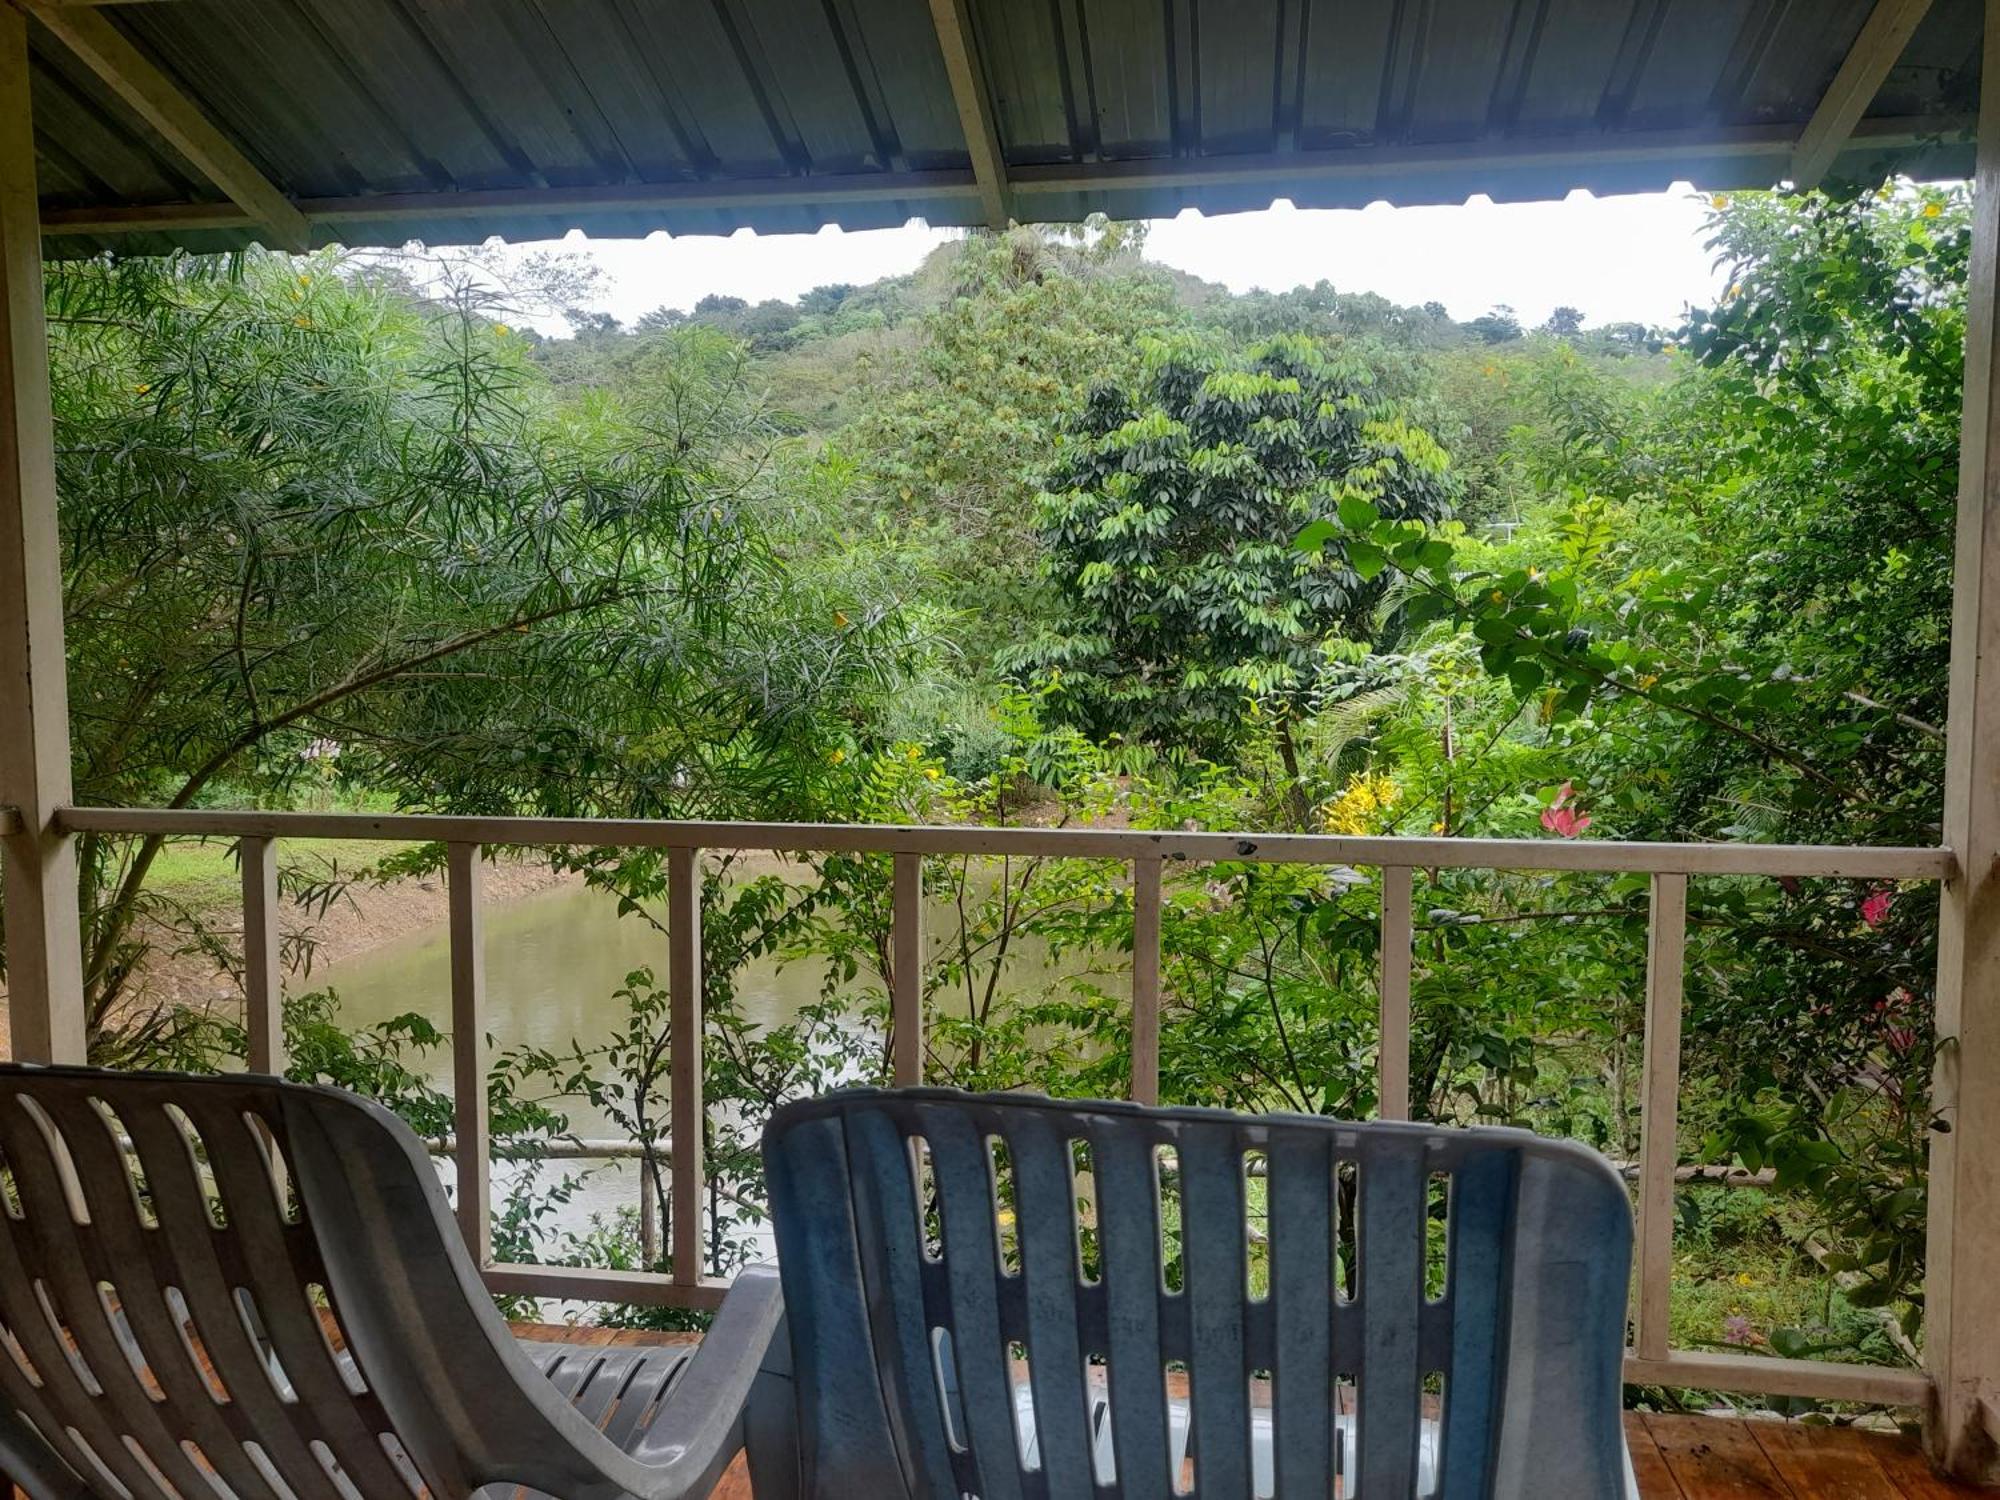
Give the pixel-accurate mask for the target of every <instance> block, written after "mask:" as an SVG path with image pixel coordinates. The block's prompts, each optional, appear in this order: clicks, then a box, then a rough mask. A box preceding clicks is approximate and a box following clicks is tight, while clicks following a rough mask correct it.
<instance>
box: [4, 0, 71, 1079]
mask: <svg viewBox="0 0 2000 1500" xmlns="http://www.w3.org/2000/svg"><path fill="white" fill-rule="evenodd" d="M28 74H29V67H28V31H27V22H26V20H25V19H24V18H23V17H22V16H21V15H20V14H19V13H18V12H16V11H14V10H11V9H7V10H4V11H0V802H5V803H7V804H9V805H10V806H12V807H13V808H14V809H15V810H16V815H17V816H16V818H15V820H14V821H13V824H12V826H10V827H8V828H7V829H6V830H5V831H4V833H0V872H4V873H0V885H4V895H0V904H4V906H5V909H6V922H7V986H8V996H9V1000H8V1004H9V1006H10V1021H11V1026H12V1032H13V1055H14V1058H15V1060H16V1061H19V1062H62V1063H80V1062H82V1061H84V1056H85V1039H84V1033H85V1020H84V1009H83V960H82V955H81V952H80V951H79V932H80V930H81V929H80V924H79V920H78V914H77V896H76V852H75V848H74V846H73V844H72V843H71V841H70V840H69V839H68V838H67V837H65V836H64V835H63V833H62V832H61V830H60V827H59V825H58V824H57V822H56V815H57V811H58V809H60V808H61V807H62V806H63V805H64V804H65V803H67V802H68V801H69V800H70V765H69V691H68V685H67V682H66V681H65V675H64V674H65V666H64V660H63V617H62V608H63V606H62V569H61V564H60V551H61V544H60V542H59V540H58V538H57V532H56V471H55V434H54V428H53V424H52V422H51V420H50V416H49V348H48V338H47V331H46V328H45V326H44V324H43V302H42V239H41V226H40V224H39V222H38V220H37V217H36V208H35V203H36V194H35V133H34V123H33V120H32V119H31V117H30V114H29V102H28Z"/></svg>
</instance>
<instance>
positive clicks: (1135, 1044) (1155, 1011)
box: [1132, 854, 1162, 1104]
mask: <svg viewBox="0 0 2000 1500" xmlns="http://www.w3.org/2000/svg"><path fill="white" fill-rule="evenodd" d="M1161 863H1162V862H1161V860H1160V857H1159V856H1158V855H1157V854H1142V855H1140V856H1139V857H1138V858H1137V859H1135V860H1133V861H1132V1098H1133V1101H1134V1102H1135V1103H1138V1104H1158V1103H1159V1102H1160V874H1161Z"/></svg>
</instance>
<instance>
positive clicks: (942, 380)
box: [841, 225, 1179, 659]
mask: <svg viewBox="0 0 2000 1500" xmlns="http://www.w3.org/2000/svg"><path fill="white" fill-rule="evenodd" d="M1122 230H1123V226H1119V225H1110V226H1106V227H1104V228H1102V229H1101V230H1100V231H1099V232H1098V233H1097V234H1096V237H1095V238H1091V239H1087V240H1084V241H1083V242H1081V243H1079V242H1078V241H1077V239H1076V237H1075V236H1073V235H1058V234H1056V233H1054V232H1052V231H1044V230H1041V229H1029V228H1022V229H1014V230H1010V231H1009V232H1007V233H1006V234H1003V235H983V234H982V235H974V236H973V237H971V238H969V239H967V240H966V241H964V242H963V243H962V244H959V245H955V246H948V247H946V249H945V250H944V251H942V252H940V253H939V256H938V261H937V265H936V267H935V271H936V273H939V274H940V275H941V276H942V277H943V281H944V284H943V285H942V286H941V287H940V289H939V290H940V293H941V296H940V300H939V302H938V304H937V305H935V306H934V307H933V308H932V310H931V311H930V312H928V313H927V314H926V315H925V316H924V318H923V319H922V323H921V335H922V342H921V345H920V346H919V348H918V349H917V351H916V353H915V357H914V358H912V357H910V356H909V355H908V354H903V355H902V356H901V357H900V358H899V359H898V361H897V370H896V374H895V375H894V377H893V378H892V380H891V381H890V382H888V383H886V388H885V389H884V390H883V391H882V392H881V393H880V395H879V396H878V397H877V399H876V400H875V401H874V402H873V403H872V404H871V407H870V409H869V410H868V411H867V412H866V413H865V414H864V415H863V417H862V418H861V420H860V421H859V422H857V423H856V424H855V425H854V427H853V428H852V429H851V430H850V431H848V432H846V433H844V434H842V438H841V441H842V445H843V446H844V447H846V448H847V449H848V451H850V452H852V453H853V454H854V455H855V457H856V458H857V460H858V461H859V463H860V465H861V468H862V472H863V475H864V476H865V477H866V478H867V479H868V481H869V482H870V484H871V486H872V488H873V490H874V492H875V496H876V500H877V506H878V510H877V514H878V515H879V516H880V517H881V519H882V524H885V525H887V526H888V527H890V528H891V529H893V531H894V532H895V533H896V534H897V535H898V536H900V537H902V538H904V539H906V540H907V541H908V542H910V543H911V544H913V546H915V547H918V548H920V549H921V550H922V552H923V553H924V554H925V556H926V557H927V559H928V560H929V561H930V563H931V566H932V567H933V568H934V570H935V573H936V575H937V579H938V588H937V591H936V592H937V595H938V596H939V598H940V602H942V603H944V604H946V605H947V606H949V607H950V608H952V609H955V610H957V611H960V612H961V613H962V617H963V621H964V628H963V632H962V634H963V638H964V640H965V647H966V650H967V652H968V654H969V655H971V656H972V657H974V658H975V659H980V658H985V657H990V655H991V654H992V652H993V650H994V649H996V648H997V647H998V646H999V645H1000V644H1002V643H1003V642H1005V641H1006V640H1008V639H1011V638H1013V637H1014V636H1016V635H1017V634H1018V621H1019V619H1020V618H1021V616H1022V615H1023V614H1024V613H1025V612H1026V611H1027V610H1028V609H1029V608H1030V607H1031V606H1030V603H1029V600H1030V597H1031V595H1032V591H1033V587H1034V582H1035V568H1036V564H1037V556H1036V549H1035V541H1034V519H1035V516H1034V483H1033V475H1034V473H1035V471H1036V470H1037V468H1038V467H1039V466H1040V465H1041V464H1043V463H1044V462H1045V461H1046V458H1047V455H1048V452H1049V445H1050V443H1051V441H1052V440H1053V439H1054V436H1055V433H1056V430H1057V428H1058V426H1059V425H1060V422H1061V419H1062V417H1063V415H1064V414H1065V413H1067V412H1069V411H1071V410H1073V409H1075V407H1076V406H1077V404H1078V403H1079V402H1081V401H1082V399H1083V397H1084V394H1085V393H1086V392H1087V391H1088V390H1089V388H1090V386H1091V384H1092V383H1093V382H1095V381H1100V380H1105V379H1112V380H1120V379H1126V378H1129V377H1130V376H1131V375H1133V374H1135V373H1136V372H1137V369H1138V360H1139V354H1138V351H1139V347H1140V345H1141V343H1142V341H1143V340H1144V339H1146V338H1147V337H1149V336H1152V335H1156V334H1161V333H1165V332H1167V331H1169V330H1170V329H1172V328H1173V327H1175V326H1176V325H1177V324H1178V322H1179V313H1178V310H1177V309H1176V308H1175V306H1174V302H1173V290H1172V285H1171V283H1170V282H1169V281H1168V280H1167V279H1166V278H1165V277H1164V276H1163V275H1161V274H1159V273H1157V272H1154V271H1151V270H1149V269H1144V268H1142V267H1141V266H1140V264H1139V262H1138V259H1137V256H1136V255H1135V254H1134V252H1133V251H1132V250H1131V249H1130V248H1129V241H1128V238H1127V236H1126V235H1125V234H1124V233H1123V232H1122Z"/></svg>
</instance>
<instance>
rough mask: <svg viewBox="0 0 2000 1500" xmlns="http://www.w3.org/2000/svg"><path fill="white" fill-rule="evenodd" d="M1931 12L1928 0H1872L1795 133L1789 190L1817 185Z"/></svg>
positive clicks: (1803, 189) (1802, 190) (1806, 188)
mask: <svg viewBox="0 0 2000 1500" xmlns="http://www.w3.org/2000/svg"><path fill="white" fill-rule="evenodd" d="M1930 8H1931V0H1876V3H1875V8H1874V9H1873V10H1872V11H1870V12H1869V13H1868V19H1867V20H1865V21H1863V22H1862V23H1861V30H1860V32H1859V34H1858V35H1856V37H1855V38H1854V45H1853V46H1852V47H1850V48H1848V50H1847V56H1846V58H1845V59H1844V60H1843V61H1842V62H1841V64H1840V71H1839V72H1837V73H1835V74H1834V75H1833V82H1832V83H1831V84H1829V85H1827V90H1826V93H1825V94H1823V95H1822V96H1821V97H1820V101H1819V107H1818V108H1816V109H1815V110H1814V111H1813V116H1812V118H1811V119H1810V120H1808V121H1807V122H1806V128H1805V129H1804V130H1802V131H1801V132H1799V143H1798V145H1797V146H1796V147H1795V148H1793V151H1792V186H1793V187H1795V188H1796V189H1797V190H1798V191H1800V192H1802V193H1803V192H1806V191H1808V190H1810V189H1812V188H1816V187H1818V186H1819V185H1820V182H1821V180H1822V179H1823V178H1825V176H1826V173H1827V169H1828V168H1829V167H1831V166H1832V165H1833V162H1834V158H1835V157H1837V156H1839V155H1840V152H1841V148H1842V147H1843V146H1845V145H1846V144H1847V141H1848V137H1849V136H1851V135H1852V134H1853V133H1854V127H1855V126H1856V125H1858V124H1860V123H1861V117H1862V116H1863V115H1864V114H1866V113H1867V112H1868V106H1869V105H1870V104H1872V103H1874V101H1875V96H1876V94H1878V93H1879V92H1881V89H1882V80H1883V79H1885V78H1887V77H1888V76H1889V70H1890V69H1891V68H1893V67H1895V66H1896V61H1897V59H1898V58H1900V57H1901V56H1902V55H1903V49H1904V48H1905V47H1907V46H1908V45H1909V44H1910V38H1911V37H1912V36H1914V35H1915V34H1916V30H1917V23H1918V22H1920V21H1922V20H1923V18H1924V15H1925V13H1926V12H1927V11H1929V10H1930Z"/></svg>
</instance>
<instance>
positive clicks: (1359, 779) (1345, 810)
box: [1320, 771, 1403, 836]
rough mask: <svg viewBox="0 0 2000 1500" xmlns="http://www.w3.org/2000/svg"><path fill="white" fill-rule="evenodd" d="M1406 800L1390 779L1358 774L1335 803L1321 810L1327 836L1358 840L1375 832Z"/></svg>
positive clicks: (1369, 774) (1370, 774)
mask: <svg viewBox="0 0 2000 1500" xmlns="http://www.w3.org/2000/svg"><path fill="white" fill-rule="evenodd" d="M1402 800H1403V789H1402V788H1401V787H1399V786H1397V785H1396V783H1395V782H1394V781H1393V780H1391V779H1390V778H1389V777H1387V776H1383V775H1380V774H1378V773H1371V772H1368V771H1357V772H1355V773H1354V774H1353V775H1352V776H1350V777H1349V778H1348V779H1347V785H1346V786H1345V787H1344V788H1342V789H1341V793H1340V795H1339V796H1338V797H1336V798H1334V799H1333V801H1331V802H1329V803H1327V805H1326V806H1325V807H1323V808H1321V809H1320V818H1321V819H1322V821H1323V822H1324V823H1325V825H1326V831H1327V832H1328V833H1344V834H1348V835H1350V836H1358V835H1361V834H1368V833H1374V832H1376V831H1377V830H1378V829H1379V828H1380V826H1381V823H1382V814H1384V813H1385V812H1387V811H1388V810H1389V809H1390V808H1392V807H1394V806H1395V805H1396V804H1397V803H1398V802H1400V801H1402Z"/></svg>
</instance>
